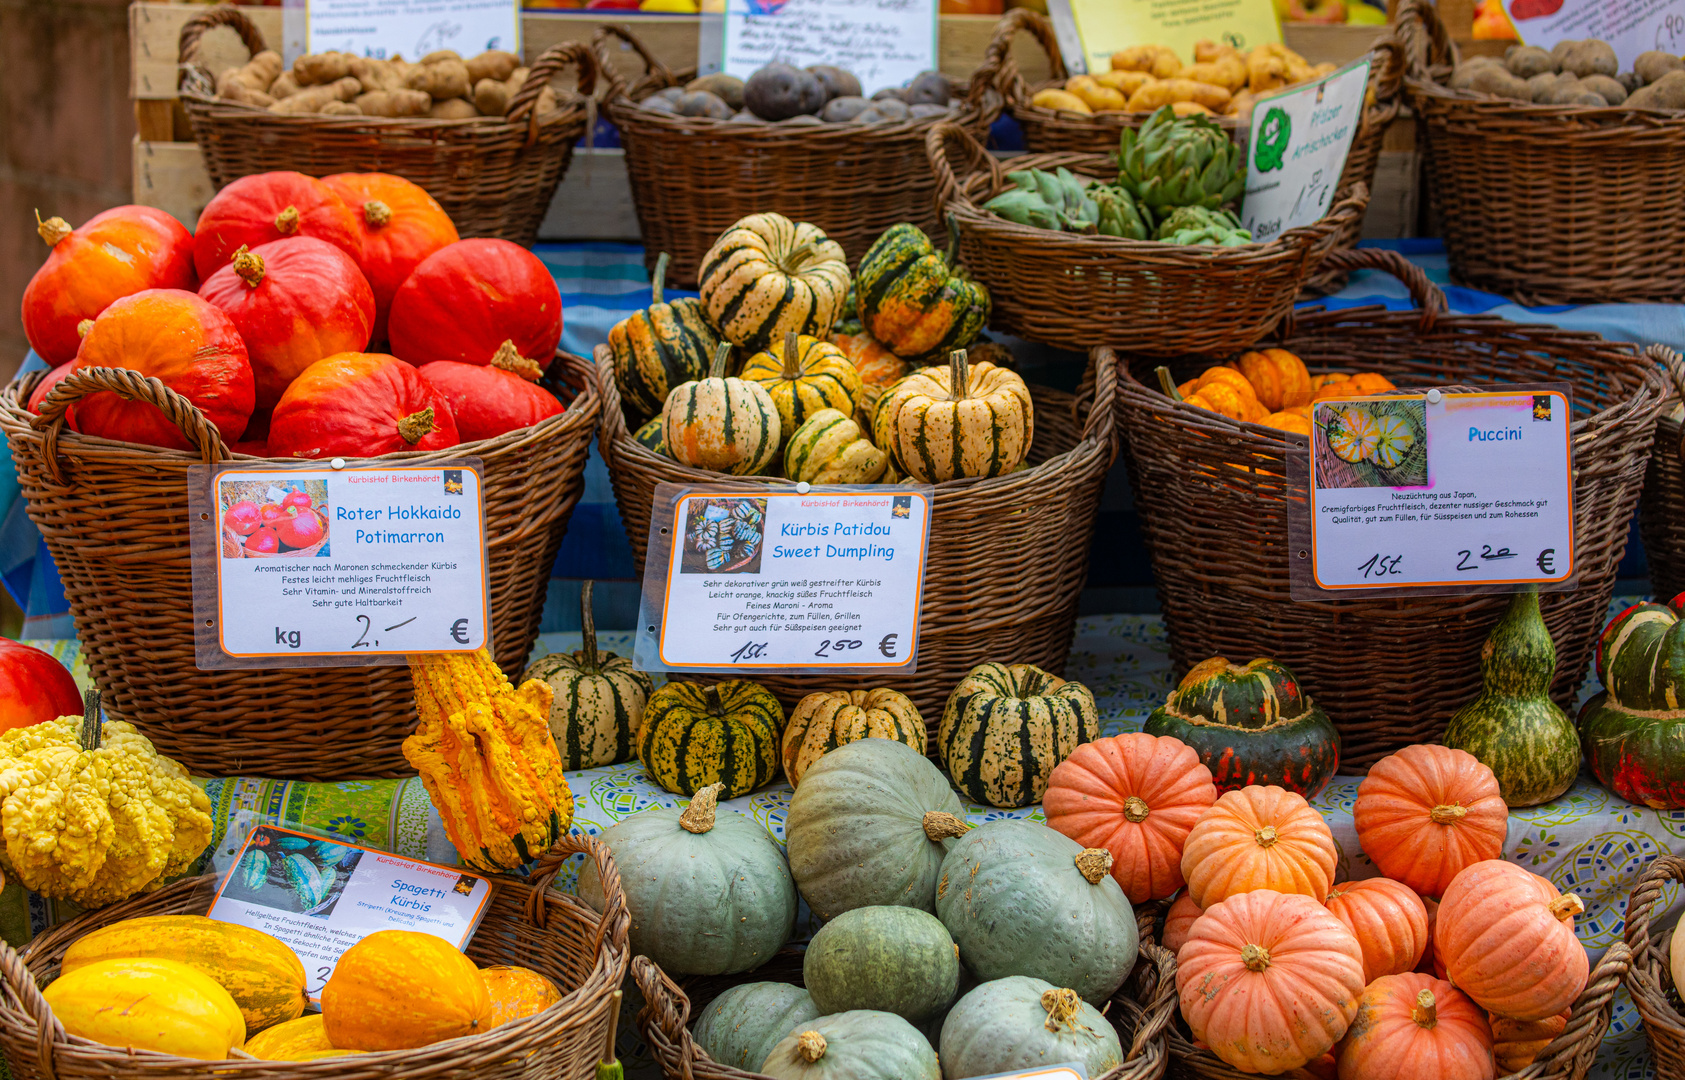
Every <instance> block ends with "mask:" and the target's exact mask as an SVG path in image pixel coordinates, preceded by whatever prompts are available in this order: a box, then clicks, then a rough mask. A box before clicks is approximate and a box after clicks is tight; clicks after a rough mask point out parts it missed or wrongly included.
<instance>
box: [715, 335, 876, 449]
mask: <svg viewBox="0 0 1685 1080" xmlns="http://www.w3.org/2000/svg"><path fill="white" fill-rule="evenodd" d="M739 377H740V378H742V379H744V380H747V381H749V382H755V383H759V384H760V386H761V389H763V390H765V391H766V392H767V396H768V397H770V398H772V404H773V405H774V406H775V407H776V408H777V409H778V421H779V423H780V424H781V425H783V430H784V434H785V435H789V434H791V433H793V432H794V431H795V430H796V429H797V428H799V427H801V426H802V424H803V423H805V422H806V421H807V418H808V417H810V416H812V415H813V414H814V413H816V412H818V411H819V410H820V409H836V410H838V411H840V412H842V413H844V414H848V413H852V412H853V411H854V401H855V399H856V398H858V397H859V396H860V373H859V372H858V371H856V370H855V369H854V365H853V364H851V363H850V362H849V360H848V357H846V356H844V355H843V352H842V350H841V349H839V348H837V347H836V346H835V345H832V344H831V343H830V342H828V341H825V340H823V339H821V338H813V337H807V336H806V335H804V334H797V333H796V332H795V331H791V332H790V333H788V334H785V335H784V340H783V342H782V343H781V344H778V345H774V346H772V347H771V348H770V349H766V350H764V351H762V352H758V353H756V354H755V355H753V356H751V357H750V358H749V361H748V363H746V364H744V365H743V372H742V374H741V375H740V376H739Z"/></svg>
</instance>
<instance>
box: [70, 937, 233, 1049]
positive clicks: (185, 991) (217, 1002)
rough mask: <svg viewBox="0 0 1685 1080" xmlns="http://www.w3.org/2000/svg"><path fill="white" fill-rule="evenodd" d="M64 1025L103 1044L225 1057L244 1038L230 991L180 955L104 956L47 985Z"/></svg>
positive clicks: (75, 1032) (77, 1033) (71, 1032)
mask: <svg viewBox="0 0 1685 1080" xmlns="http://www.w3.org/2000/svg"><path fill="white" fill-rule="evenodd" d="M41 996H42V997H44V998H46V999H47V1004H48V1005H50V1006H52V1009H53V1015H54V1016H57V1017H58V1019H59V1023H61V1024H63V1025H64V1030H66V1031H68V1032H69V1033H70V1034H72V1035H79V1036H81V1037H82V1038H84V1039H91V1040H93V1041H94V1042H97V1043H104V1044H105V1045H106V1046H116V1047H133V1048H134V1049H136V1050H156V1051H158V1052H160V1053H164V1054H175V1055H177V1056H179V1057H189V1058H199V1059H201V1060H206V1061H220V1060H222V1059H223V1058H226V1057H227V1056H228V1052H229V1051H230V1050H232V1049H233V1048H234V1047H236V1046H239V1045H241V1044H242V1043H244V1042H245V1041H246V1024H245V1020H244V1019H243V1018H242V1017H241V1015H240V1009H239V1007H238V1006H236V1005H235V1004H234V999H233V998H232V997H230V996H229V994H228V991H227V990H224V989H223V988H222V987H221V986H218V985H217V983H216V981H215V980H214V979H212V978H211V977H210V976H209V975H206V974H205V973H204V972H202V971H200V970H199V969H197V968H194V967H190V966H189V965H187V964H183V963H181V962H180V961H178V960H158V959H154V958H151V957H140V958H135V957H128V958H123V959H117V960H100V961H98V962H96V963H92V964H88V965H86V966H85V967H81V968H78V969H76V970H75V971H72V972H70V973H69V974H67V975H60V976H59V977H58V978H57V979H54V980H53V981H52V983H51V984H49V985H48V986H47V988H46V989H45V990H43V991H42V993H41Z"/></svg>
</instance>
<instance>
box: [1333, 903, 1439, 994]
mask: <svg viewBox="0 0 1685 1080" xmlns="http://www.w3.org/2000/svg"><path fill="white" fill-rule="evenodd" d="M1328 910H1329V911H1331V912H1333V913H1334V917H1335V918H1336V919H1339V920H1340V921H1341V922H1343V923H1345V924H1346V928H1347V929H1348V930H1350V931H1351V932H1352V935H1353V936H1354V937H1356V938H1357V944H1358V946H1359V947H1361V948H1362V949H1363V980H1364V982H1374V981H1375V980H1376V979H1379V978H1380V977H1381V976H1383V975H1402V974H1404V973H1405V972H1407V971H1410V970H1411V969H1413V968H1414V967H1415V966H1416V964H1417V962H1419V961H1420V960H1421V959H1422V953H1423V952H1424V951H1425V950H1426V949H1427V946H1428V934H1429V930H1428V909H1427V905H1426V904H1423V903H1422V898H1421V897H1419V896H1417V895H1416V894H1415V893H1414V892H1412V891H1411V890H1410V886H1408V885H1403V884H1400V883H1399V882H1396V881H1393V880H1391V879H1390V878H1367V879H1365V880H1363V881H1347V882H1345V883H1343V884H1340V885H1336V886H1334V890H1333V891H1332V892H1330V893H1329V894H1328Z"/></svg>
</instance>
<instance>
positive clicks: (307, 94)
mask: <svg viewBox="0 0 1685 1080" xmlns="http://www.w3.org/2000/svg"><path fill="white" fill-rule="evenodd" d="M362 90H363V84H362V83H360V82H358V81H357V80H356V79H353V78H351V77H350V76H349V75H347V76H345V77H344V78H342V79H335V80H334V81H333V82H331V83H327V84H326V85H323V86H307V87H305V88H304V89H302V90H300V91H299V92H298V93H296V94H293V95H291V96H289V97H284V98H282V99H281V100H280V101H277V102H276V103H275V104H273V105H271V106H269V111H270V112H272V113H314V112H321V111H322V107H323V106H324V105H327V104H328V103H330V102H334V101H350V100H352V99H353V98H355V97H356V96H357V95H358V94H360V93H362Z"/></svg>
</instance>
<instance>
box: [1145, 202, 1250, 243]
mask: <svg viewBox="0 0 1685 1080" xmlns="http://www.w3.org/2000/svg"><path fill="white" fill-rule="evenodd" d="M1157 239H1158V240H1161V241H1163V242H1164V243H1167V244H1215V245H1217V246H1218V247H1239V246H1240V245H1242V244H1250V243H1251V242H1252V234H1251V233H1249V232H1247V231H1246V230H1245V229H1243V228H1241V227H1240V219H1239V218H1237V217H1235V216H1234V214H1233V213H1231V212H1230V211H1228V210H1208V209H1206V208H1205V207H1203V206H1180V207H1177V208H1176V210H1175V211H1173V212H1172V213H1171V215H1170V216H1169V217H1167V218H1165V219H1164V221H1163V222H1161V223H1160V224H1159V227H1158V236H1157Z"/></svg>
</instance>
